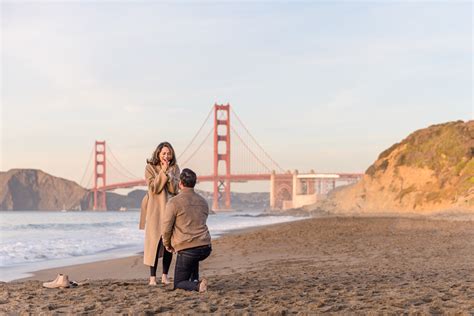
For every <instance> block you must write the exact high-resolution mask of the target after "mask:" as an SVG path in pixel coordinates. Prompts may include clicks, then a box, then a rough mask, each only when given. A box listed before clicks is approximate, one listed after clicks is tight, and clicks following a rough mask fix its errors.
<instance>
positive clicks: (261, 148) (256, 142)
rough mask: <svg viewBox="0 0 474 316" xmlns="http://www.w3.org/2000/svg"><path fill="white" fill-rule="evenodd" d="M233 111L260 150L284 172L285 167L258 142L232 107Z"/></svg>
mask: <svg viewBox="0 0 474 316" xmlns="http://www.w3.org/2000/svg"><path fill="white" fill-rule="evenodd" d="M231 111H232V114H234V116H235V117H236V118H237V121H238V122H239V123H240V125H242V127H243V128H244V130H245V131H246V132H247V134H248V135H249V136H250V137H251V138H252V140H253V142H254V143H255V144H256V145H257V146H258V147H259V148H260V150H261V151H262V152H263V154H264V155H265V156H266V157H267V158H268V159H269V160H270V161H271V162H272V163H273V165H274V166H276V167H277V169H278V171H280V172H284V169H283V168H282V167H281V166H280V165H279V164H278V163H277V162H276V161H275V160H273V159H272V157H271V156H270V155H269V154H268V153H267V152H266V151H265V149H263V147H262V146H261V145H260V144H259V143H258V141H257V140H256V139H255V137H253V135H252V134H251V133H250V131H249V130H248V128H247V127H246V126H245V124H244V123H243V122H242V120H241V119H240V117H239V116H238V115H237V113H235V111H234V110H233V109H232V108H231Z"/></svg>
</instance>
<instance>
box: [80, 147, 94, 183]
mask: <svg viewBox="0 0 474 316" xmlns="http://www.w3.org/2000/svg"><path fill="white" fill-rule="evenodd" d="M93 153H94V148H93V147H92V150H91V153H90V154H89V162H87V167H86V169H85V170H84V173H83V174H82V177H81V181H80V182H79V185H80V186H83V181H84V178H85V177H86V174H87V171H88V170H89V166H90V164H91V161H92V156H93ZM90 175H91V177H92V173H90ZM89 182H90V180H89ZM87 185H89V184H87ZM86 188H87V186H86Z"/></svg>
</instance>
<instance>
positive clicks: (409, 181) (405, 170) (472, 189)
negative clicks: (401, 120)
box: [307, 121, 474, 213]
mask: <svg viewBox="0 0 474 316" xmlns="http://www.w3.org/2000/svg"><path fill="white" fill-rule="evenodd" d="M473 157H474V121H468V122H463V121H457V122H449V123H445V124H439V125H433V126H430V127H428V128H425V129H421V130H418V131H416V132H414V133H412V134H410V135H409V136H408V137H407V138H405V139H404V140H402V141H401V142H400V143H397V144H394V145H393V146H391V147H390V148H388V149H387V150H385V151H383V152H382V153H381V154H380V155H379V157H378V159H377V160H376V161H375V162H374V163H373V164H372V165H371V166H370V167H369V168H368V169H367V171H366V172H365V175H364V177H363V179H362V180H361V181H360V182H358V183H357V184H355V185H352V186H348V187H344V188H340V189H337V190H334V191H333V192H332V193H331V194H330V196H329V197H328V199H327V200H326V201H322V202H320V203H317V204H316V205H312V206H311V207H308V208H307V209H309V210H318V209H319V210H327V211H339V212H358V213H366V212H371V213H375V212H377V213H384V212H391V213H394V212H395V213H400V212H402V213H403V212H410V213H413V212H414V213H434V212H440V211H448V210H453V211H463V212H465V211H467V212H474V158H473Z"/></svg>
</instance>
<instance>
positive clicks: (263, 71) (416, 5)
mask: <svg viewBox="0 0 474 316" xmlns="http://www.w3.org/2000/svg"><path fill="white" fill-rule="evenodd" d="M1 10H2V13H1V30H2V31H1V35H2V41H1V44H2V47H1V55H2V56H1V61H2V62H1V80H2V91H1V112H0V114H1V128H0V132H1V135H0V136H1V156H0V169H1V170H2V171H6V170H9V169H11V168H37V169H42V170H43V171H45V172H48V173H50V174H53V175H55V176H60V177H63V178H67V179H71V180H74V181H77V182H80V180H81V178H82V175H83V173H84V170H85V168H86V166H87V162H88V161H89V157H90V155H91V151H92V147H93V144H94V141H95V140H106V141H107V143H108V145H109V146H110V147H111V148H112V150H113V152H114V154H115V156H117V158H118V159H119V160H120V163H121V164H122V165H124V166H125V167H126V168H127V169H129V170H130V171H131V172H133V173H134V174H136V175H139V176H141V175H143V170H144V167H145V165H144V163H145V159H146V158H147V157H149V156H150V154H151V152H152V151H153V149H154V148H155V147H156V145H157V144H158V143H159V142H161V141H163V140H167V141H169V142H171V143H172V144H173V145H174V147H175V150H176V151H177V152H178V154H179V153H180V152H181V151H182V150H184V148H185V146H186V145H187V144H188V142H189V141H190V140H191V138H192V137H193V136H194V134H195V132H196V131H197V130H198V128H199V127H200V126H201V124H202V123H203V121H204V119H205V117H206V115H207V114H208V112H209V110H210V108H211V107H212V105H213V104H214V103H215V102H217V103H230V104H231V106H232V107H233V110H234V111H235V112H236V113H237V114H238V115H239V117H240V118H241V119H242V121H243V122H244V123H245V125H246V126H247V128H248V129H249V130H250V131H251V133H252V135H253V136H254V137H255V138H256V139H257V140H258V141H259V143H260V144H261V145H262V147H263V148H264V149H265V150H266V151H267V152H268V153H269V154H270V155H271V156H272V158H273V159H274V160H275V161H277V162H278V163H279V164H280V165H281V166H282V167H283V168H284V169H291V170H293V169H298V170H299V171H300V172H305V171H309V170H310V169H314V170H316V171H321V172H364V171H365V170H366V169H367V167H368V166H369V165H370V164H372V163H373V162H374V161H375V159H376V158H377V156H378V154H379V153H380V152H381V151H383V150H384V149H386V148H388V147H390V146H391V145H392V144H393V143H395V142H399V141H401V140H402V139H403V138H405V137H406V136H408V134H409V133H411V132H413V131H415V130H417V129H420V128H424V127H427V126H429V125H431V124H436V123H442V122H447V121H452V120H469V119H472V118H473V103H472V91H473V78H472V74H473V64H472V57H473V47H472V42H473V24H472V15H473V4H472V2H471V1H417V2H415V1H367V2H357V1H338V2H332V1H304V2H294V1H288V2H286V1H275V2H273V1H232V2H230V1H178V2H174V1H168V2H155V1H153V2H152V1H141V2H140V3H134V2H132V1H107V2H106V1H84V2H80V1H63V2H61V1H54V2H43V1H35V2H19V1H2V4H1ZM197 163H198V164H199V163H202V164H203V165H209V169H210V165H211V161H202V162H197ZM181 167H186V166H181ZM267 186H268V184H265V185H264V187H265V188H266V187H267ZM247 188H248V187H247ZM242 190H248V189H245V188H243V189H242Z"/></svg>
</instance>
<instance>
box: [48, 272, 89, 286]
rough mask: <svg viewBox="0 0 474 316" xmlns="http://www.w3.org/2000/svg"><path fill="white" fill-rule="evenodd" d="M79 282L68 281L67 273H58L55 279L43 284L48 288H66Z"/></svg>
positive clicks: (77, 284)
mask: <svg viewBox="0 0 474 316" xmlns="http://www.w3.org/2000/svg"><path fill="white" fill-rule="evenodd" d="M79 285H80V284H79V283H77V282H76V281H69V276H68V275H67V274H61V273H60V274H58V275H57V276H56V279H54V280H53V281H51V282H44V283H43V286H44V287H46V288H48V289H56V288H61V289H63V288H68V287H77V286H79Z"/></svg>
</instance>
